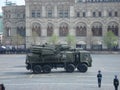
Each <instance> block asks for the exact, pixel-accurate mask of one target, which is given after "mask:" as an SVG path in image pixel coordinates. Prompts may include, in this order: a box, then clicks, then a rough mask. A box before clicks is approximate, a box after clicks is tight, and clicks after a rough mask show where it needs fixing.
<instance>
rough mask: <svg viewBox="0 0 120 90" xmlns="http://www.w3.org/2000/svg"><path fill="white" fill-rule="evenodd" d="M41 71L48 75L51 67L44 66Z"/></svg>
mask: <svg viewBox="0 0 120 90" xmlns="http://www.w3.org/2000/svg"><path fill="white" fill-rule="evenodd" d="M42 70H43V72H44V73H50V72H51V66H50V65H44V66H43V69H42Z"/></svg>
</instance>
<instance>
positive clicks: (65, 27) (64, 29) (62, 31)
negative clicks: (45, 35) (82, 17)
mask: <svg viewBox="0 0 120 90" xmlns="http://www.w3.org/2000/svg"><path fill="white" fill-rule="evenodd" d="M68 33H69V29H68V25H67V24H66V23H63V24H61V25H60V27H59V35H60V36H67V35H68Z"/></svg>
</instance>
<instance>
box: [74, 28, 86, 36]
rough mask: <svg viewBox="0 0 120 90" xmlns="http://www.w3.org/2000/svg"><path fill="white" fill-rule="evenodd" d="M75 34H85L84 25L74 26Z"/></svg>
mask: <svg viewBox="0 0 120 90" xmlns="http://www.w3.org/2000/svg"><path fill="white" fill-rule="evenodd" d="M76 36H86V27H85V26H77V27H76Z"/></svg>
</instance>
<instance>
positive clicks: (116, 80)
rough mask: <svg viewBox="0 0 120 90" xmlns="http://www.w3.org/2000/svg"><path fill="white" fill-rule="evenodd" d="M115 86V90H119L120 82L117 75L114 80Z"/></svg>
mask: <svg viewBox="0 0 120 90" xmlns="http://www.w3.org/2000/svg"><path fill="white" fill-rule="evenodd" d="M113 85H114V87H115V90H118V86H119V80H118V78H117V75H115V78H114V80H113Z"/></svg>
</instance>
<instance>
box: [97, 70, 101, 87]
mask: <svg viewBox="0 0 120 90" xmlns="http://www.w3.org/2000/svg"><path fill="white" fill-rule="evenodd" d="M97 79H98V87H99V88H100V87H101V81H102V74H101V71H100V70H99V71H98V74H97Z"/></svg>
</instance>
